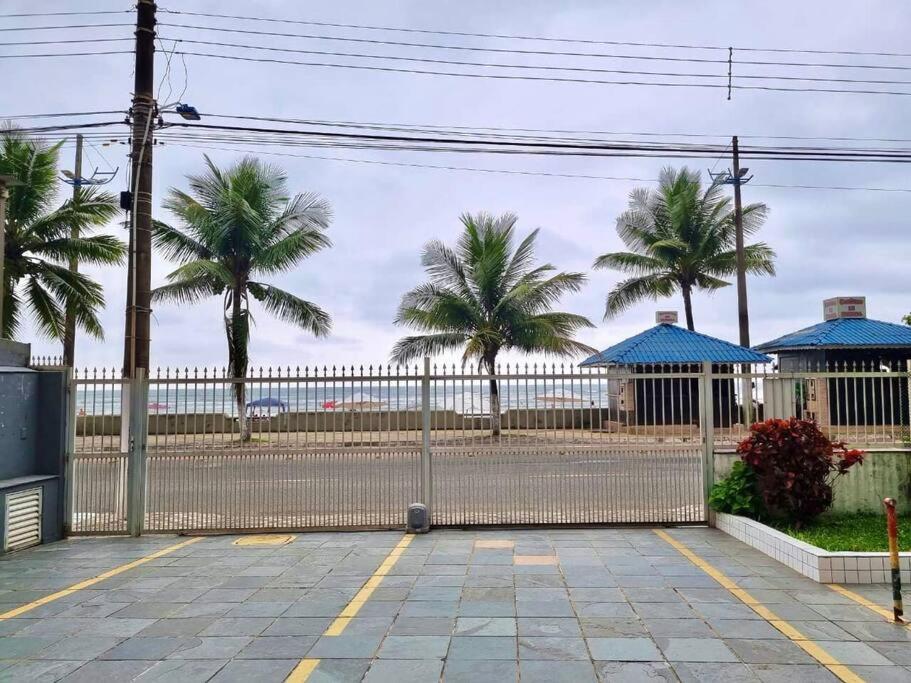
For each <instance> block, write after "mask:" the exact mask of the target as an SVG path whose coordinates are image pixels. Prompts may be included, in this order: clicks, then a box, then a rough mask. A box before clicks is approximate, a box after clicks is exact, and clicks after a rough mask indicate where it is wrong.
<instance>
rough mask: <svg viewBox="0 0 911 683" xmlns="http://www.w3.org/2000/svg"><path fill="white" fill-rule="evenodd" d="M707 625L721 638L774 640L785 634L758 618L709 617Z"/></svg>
mask: <svg viewBox="0 0 911 683" xmlns="http://www.w3.org/2000/svg"><path fill="white" fill-rule="evenodd" d="M709 625H710V626H711V627H712V630H713V631H715V633H717V634H718V635H719V636H721V637H722V638H763V639H768V640H774V639H779V638H784V637H785V635H784V634H783V633H782V632H781V631H779V630H778V629H777V628H775V627H774V626H772V625H771V624H770V623H769V622H767V621H764V620H762V621H760V620H759V619H709Z"/></svg>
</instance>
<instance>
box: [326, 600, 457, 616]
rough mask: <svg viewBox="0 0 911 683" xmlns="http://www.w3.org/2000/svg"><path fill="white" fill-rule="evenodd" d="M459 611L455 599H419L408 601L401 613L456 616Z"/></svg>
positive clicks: (407, 614) (402, 614)
mask: <svg viewBox="0 0 911 683" xmlns="http://www.w3.org/2000/svg"><path fill="white" fill-rule="evenodd" d="M339 611H341V608H340V609H339ZM458 611H459V603H458V602H457V601H455V600H417V601H414V602H411V601H406V602H405V603H404V605H403V606H402V609H401V611H400V612H399V614H400V615H401V616H403V617H454V616H455V615H456V614H457V613H458Z"/></svg>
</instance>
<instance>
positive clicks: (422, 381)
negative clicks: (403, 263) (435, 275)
mask: <svg viewBox="0 0 911 683" xmlns="http://www.w3.org/2000/svg"><path fill="white" fill-rule="evenodd" d="M134 384H135V382H133V383H131V382H129V381H127V380H124V379H122V378H121V377H120V376H119V373H116V372H113V371H101V370H99V371H95V370H93V371H88V372H86V371H82V372H79V373H75V379H74V385H75V387H74V392H75V393H74V401H73V404H74V406H73V411H74V412H75V413H76V416H75V429H74V437H73V439H74V458H73V468H72V471H73V479H74V481H73V482H72V526H73V529H74V531H76V532H80V533H99V532H115V533H123V532H124V531H125V530H127V528H128V525H127V522H126V518H127V517H128V515H127V512H128V510H127V508H129V507H130V506H129V505H128V501H127V499H128V498H129V496H128V495H127V494H128V493H129V492H130V491H132V492H133V496H134V498H137V499H144V500H143V501H142V510H143V515H142V516H141V518H140V519H139V520H138V521H136V520H134V523H135V524H137V525H139V526H140V527H143V528H145V529H147V530H152V531H180V530H200V529H208V530H236V529H278V528H282V529H290V528H342V527H358V528H377V527H379V528H388V527H395V526H401V525H402V524H403V522H404V511H405V509H406V507H407V505H408V504H409V503H411V502H417V501H422V502H428V503H430V504H431V507H432V515H433V521H434V523H435V524H451V525H462V524H529V523H553V524H557V523H690V522H700V521H703V520H704V519H705V518H706V508H705V497H706V496H705V491H706V488H707V486H708V485H710V483H711V478H712V466H711V459H712V454H713V453H714V451H715V450H716V449H732V448H734V447H735V446H736V445H737V443H739V442H740V441H741V440H742V439H743V438H745V437H746V435H747V433H748V427H747V425H749V424H750V423H751V422H752V421H757V420H760V419H764V418H766V417H789V416H791V415H795V416H798V417H805V418H811V419H815V420H817V421H818V422H819V424H820V425H821V427H822V428H823V429H824V430H825V431H827V433H828V434H829V435H830V436H831V437H832V438H834V439H838V440H844V441H847V442H849V443H850V444H851V445H855V446H861V447H869V446H877V447H888V446H907V445H908V442H909V409H908V389H909V384H911V375H909V373H908V371H907V366H905V367H904V368H895V369H893V368H891V367H888V368H887V367H883V366H878V367H877V368H876V369H871V368H864V369H855V368H852V367H842V368H827V369H826V370H824V371H822V370H819V371H817V370H813V371H801V372H786V373H785V372H775V371H773V370H772V369H771V368H767V367H753V368H740V367H739V366H717V365H716V366H714V367H712V366H709V365H707V364H703V365H692V364H691V365H673V366H670V365H660V366H659V365H654V366H637V367H635V368H622V369H617V368H597V369H592V370H580V369H578V368H576V367H573V366H570V365H555V364H546V365H544V364H537V365H535V364H531V363H530V364H522V365H510V366H507V365H504V366H503V367H502V368H499V369H498V371H497V373H496V374H494V375H489V374H486V373H485V372H482V371H479V370H478V369H476V368H463V367H459V366H452V365H433V364H431V363H429V362H427V364H426V365H425V366H424V367H418V366H407V367H405V366H401V367H391V366H365V367H361V366H359V367H344V368H342V367H332V368H329V367H323V368H318V369H313V368H294V369H291V368H287V367H286V368H283V369H272V370H266V369H262V370H259V369H258V370H256V371H255V372H252V373H251V374H250V376H248V377H245V378H243V379H236V378H232V377H229V376H228V375H227V373H225V372H224V371H216V370H212V369H184V370H180V371H175V370H162V371H157V372H155V373H153V375H152V377H151V378H150V379H149V380H148V382H147V389H145V388H143V390H142V393H143V396H142V401H143V403H144V406H145V409H144V410H139V411H138V413H137V414H142V415H145V416H147V419H146V424H145V425H144V426H143V427H142V428H138V427H136V426H134V427H133V431H134V432H135V431H136V430H137V429H140V430H141V431H142V432H143V436H144V439H143V440H140V441H141V442H140V443H139V444H138V448H139V450H141V453H140V454H139V455H136V448H135V447H136V446H137V444H136V443H135V441H133V442H131V440H130V439H129V438H128V437H129V434H130V428H129V423H130V415H129V413H130V411H129V410H128V406H129V405H130V393H131V387H132V386H134ZM144 386H145V385H144ZM145 393H147V397H146V396H145ZM745 397H748V400H745ZM135 420H136V416H134V420H133V421H134V422H135ZM131 446H132V447H134V448H133V450H131ZM131 454H132V455H134V456H135V457H140V458H141V460H140V462H143V463H144V466H143V467H142V468H141V470H142V471H141V473H140V474H141V477H140V479H139V480H141V481H142V482H143V483H142V486H141V488H140V489H136V488H135V487H134V488H131V486H130V482H131V481H133V480H132V479H131V478H130V477H128V476H127V475H128V472H129V471H132V470H134V469H136V468H131V467H130V466H129V464H128V463H129V461H130V457H131ZM431 501H432V502H431ZM134 505H135V504H134Z"/></svg>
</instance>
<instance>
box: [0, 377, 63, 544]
mask: <svg viewBox="0 0 911 683" xmlns="http://www.w3.org/2000/svg"><path fill="white" fill-rule="evenodd" d="M65 453H66V376H65V375H64V373H63V372H59V371H41V372H35V371H34V370H29V369H27V368H22V367H3V368H0V529H2V528H3V523H4V519H3V516H4V514H5V507H6V506H5V500H4V499H5V495H6V494H7V493H14V492H16V491H20V490H22V489H26V488H33V487H35V486H41V487H42V488H43V489H44V490H43V493H42V497H43V502H44V514H43V519H42V536H43V539H42V540H43V541H44V542H48V541H53V540H57V539H59V538H61V537H62V534H63V518H64V517H63V513H64V508H63V504H64V501H63V475H64V458H65ZM0 552H2V547H0Z"/></svg>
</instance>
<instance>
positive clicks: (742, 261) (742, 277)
mask: <svg viewBox="0 0 911 683" xmlns="http://www.w3.org/2000/svg"><path fill="white" fill-rule="evenodd" d="M731 144H732V146H733V150H734V168H733V171H734V223H735V231H736V232H735V248H736V250H737V320H738V323H739V326H740V345H741V346H745V347H747V348H749V346H750V313H749V310H748V309H747V273H746V255H745V254H744V253H743V205H742V203H741V200H740V185H741V184H742V183H743V179H742V177H741V175H742V174H741V172H740V147H739V145H738V142H737V136H736V135H735V136H734V138H733V140H732V141H731Z"/></svg>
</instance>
